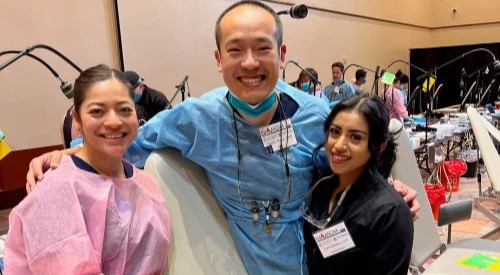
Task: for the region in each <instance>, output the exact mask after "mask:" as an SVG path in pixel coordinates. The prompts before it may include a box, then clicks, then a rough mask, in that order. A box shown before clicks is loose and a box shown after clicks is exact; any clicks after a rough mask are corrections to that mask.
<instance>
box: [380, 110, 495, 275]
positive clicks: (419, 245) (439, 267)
mask: <svg viewBox="0 0 500 275" xmlns="http://www.w3.org/2000/svg"><path fill="white" fill-rule="evenodd" d="M402 127H403V125H402V124H401V122H400V121H398V120H396V119H391V123H390V125H389V129H390V131H391V132H392V133H398V134H397V139H396V143H397V144H398V147H397V148H398V149H397V160H396V162H395V163H394V166H393V168H392V171H391V174H392V177H393V178H394V179H399V180H401V181H403V182H404V183H405V184H407V185H408V186H409V187H411V188H413V189H415V190H416V191H417V193H418V195H419V202H420V211H419V218H418V220H417V221H415V222H414V235H413V248H412V253H411V260H410V270H409V273H408V274H412V275H414V274H422V272H424V271H425V272H424V273H425V274H453V275H458V274H476V273H471V270H470V269H469V268H467V267H463V266H459V265H458V264H455V262H456V261H457V259H458V258H460V257H462V258H463V257H465V256H464V255H469V254H471V253H473V252H476V251H490V252H496V253H497V254H498V253H499V251H500V243H499V242H496V241H493V240H484V239H468V240H462V241H460V242H455V243H450V244H445V243H443V242H442V241H441V238H440V236H439V233H438V231H437V226H436V222H435V221H434V216H433V215H432V210H431V207H430V204H429V201H428V199H427V196H426V192H425V190H424V184H423V182H422V177H421V175H420V171H419V169H418V165H417V161H416V159H415V157H414V153H413V150H412V149H411V146H410V142H409V138H408V135H407V133H406V132H405V131H403V130H402ZM471 212H472V201H471V200H464V201H459V202H456V203H447V204H443V205H441V208H440V214H439V220H438V224H437V225H438V226H444V225H449V224H451V223H453V222H457V221H461V220H465V219H468V218H470V215H471ZM450 229H451V228H450ZM449 231H451V230H449ZM449 233H450V232H449ZM430 258H437V259H436V260H434V262H433V263H432V264H431V265H430V267H428V269H427V270H425V268H424V265H425V264H426V262H427V261H428V260H429V259H430Z"/></svg>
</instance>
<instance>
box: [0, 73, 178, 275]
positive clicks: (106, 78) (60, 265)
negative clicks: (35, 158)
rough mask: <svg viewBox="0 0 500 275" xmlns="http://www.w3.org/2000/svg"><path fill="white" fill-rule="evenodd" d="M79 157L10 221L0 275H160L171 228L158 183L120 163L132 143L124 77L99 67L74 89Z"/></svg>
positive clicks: (133, 123) (49, 177) (53, 174)
mask: <svg viewBox="0 0 500 275" xmlns="http://www.w3.org/2000/svg"><path fill="white" fill-rule="evenodd" d="M74 93H75V96H74V106H75V112H74V116H75V121H76V123H77V127H79V128H80V129H81V132H82V134H83V136H84V138H85V143H84V144H83V148H82V150H80V151H78V153H76V154H75V155H72V156H64V157H63V158H62V160H61V164H60V165H59V167H58V169H57V170H53V171H48V172H47V173H46V174H45V176H44V179H43V180H41V181H40V183H39V184H38V187H37V188H36V190H34V191H33V192H32V193H31V194H30V195H29V196H28V197H26V198H25V199H24V200H23V201H21V203H20V204H19V205H17V206H16V207H15V208H14V209H13V210H12V212H11V213H10V216H9V232H8V234H7V239H6V241H5V248H6V249H5V263H6V269H5V273H6V274H32V273H35V274H162V273H163V272H164V271H165V270H166V268H167V259H168V250H169V241H170V221H169V215H168V212H167V209H166V207H165V200H164V198H163V196H162V195H161V192H160V189H159V187H158V185H157V183H156V182H155V181H154V180H153V179H152V178H151V176H149V175H147V174H146V173H145V172H143V171H141V170H139V169H137V168H134V167H133V166H132V165H131V164H130V163H129V162H127V161H124V160H123V153H124V152H125V150H126V149H127V148H128V147H129V145H130V143H131V142H132V141H133V140H134V139H135V137H136V135H137V126H138V122H137V117H136V113H135V108H134V101H133V96H132V93H131V91H130V89H129V87H128V86H127V80H126V79H125V78H124V77H123V75H122V73H121V72H119V71H116V70H113V69H110V68H108V67H107V66H105V65H98V66H95V67H92V68H89V69H87V70H85V71H84V72H82V73H81V75H80V76H79V77H78V78H77V80H76V82H75V89H74Z"/></svg>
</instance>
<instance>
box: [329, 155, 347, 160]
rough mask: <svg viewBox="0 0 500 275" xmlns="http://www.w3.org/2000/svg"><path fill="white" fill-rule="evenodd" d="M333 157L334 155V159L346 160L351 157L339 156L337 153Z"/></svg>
mask: <svg viewBox="0 0 500 275" xmlns="http://www.w3.org/2000/svg"><path fill="white" fill-rule="evenodd" d="M332 157H333V160H334V161H345V160H348V159H349V158H348V157H341V156H337V155H334V156H332Z"/></svg>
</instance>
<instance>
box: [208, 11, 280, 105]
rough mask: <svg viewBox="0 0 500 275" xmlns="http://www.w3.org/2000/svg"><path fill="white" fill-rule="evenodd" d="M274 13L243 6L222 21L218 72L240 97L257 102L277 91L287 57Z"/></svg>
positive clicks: (250, 101)
mask: <svg viewBox="0 0 500 275" xmlns="http://www.w3.org/2000/svg"><path fill="white" fill-rule="evenodd" d="M275 33H276V23H275V21H274V18H273V16H272V15H271V14H270V13H269V12H268V11H266V10H264V9H263V8H261V7H258V6H254V5H241V6H238V7H236V8H234V9H232V10H230V11H229V12H228V13H227V14H225V15H224V17H223V18H222V19H221V21H220V38H219V40H220V41H219V44H220V50H216V51H215V58H216V60H217V68H218V71H219V72H221V73H222V76H223V78H224V82H225V83H226V85H227V86H228V88H229V90H230V91H231V92H233V93H234V94H235V95H236V96H237V97H238V98H240V99H241V100H243V101H245V102H247V103H249V104H252V105H254V104H257V103H260V102H262V101H263V100H265V99H266V98H267V97H268V96H269V94H270V93H271V92H272V91H273V89H274V87H275V85H276V83H277V81H278V78H279V70H280V69H282V68H283V65H284V60H285V52H286V47H285V45H281V46H280V47H279V46H278V42H277V40H276V37H275Z"/></svg>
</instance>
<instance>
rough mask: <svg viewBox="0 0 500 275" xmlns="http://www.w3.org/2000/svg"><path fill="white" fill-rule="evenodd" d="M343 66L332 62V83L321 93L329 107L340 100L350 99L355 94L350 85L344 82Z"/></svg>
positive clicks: (340, 63)
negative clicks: (328, 102)
mask: <svg viewBox="0 0 500 275" xmlns="http://www.w3.org/2000/svg"><path fill="white" fill-rule="evenodd" d="M343 78H344V64H342V62H333V64H332V83H331V84H329V85H327V86H326V87H324V89H323V93H324V94H325V95H326V97H327V98H328V100H330V104H331V105H330V106H331V107H333V106H335V104H337V103H338V102H339V101H340V100H342V99H344V98H348V97H351V96H353V95H354V94H355V92H354V87H353V86H352V84H351V83H349V82H345V81H344V80H343Z"/></svg>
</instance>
